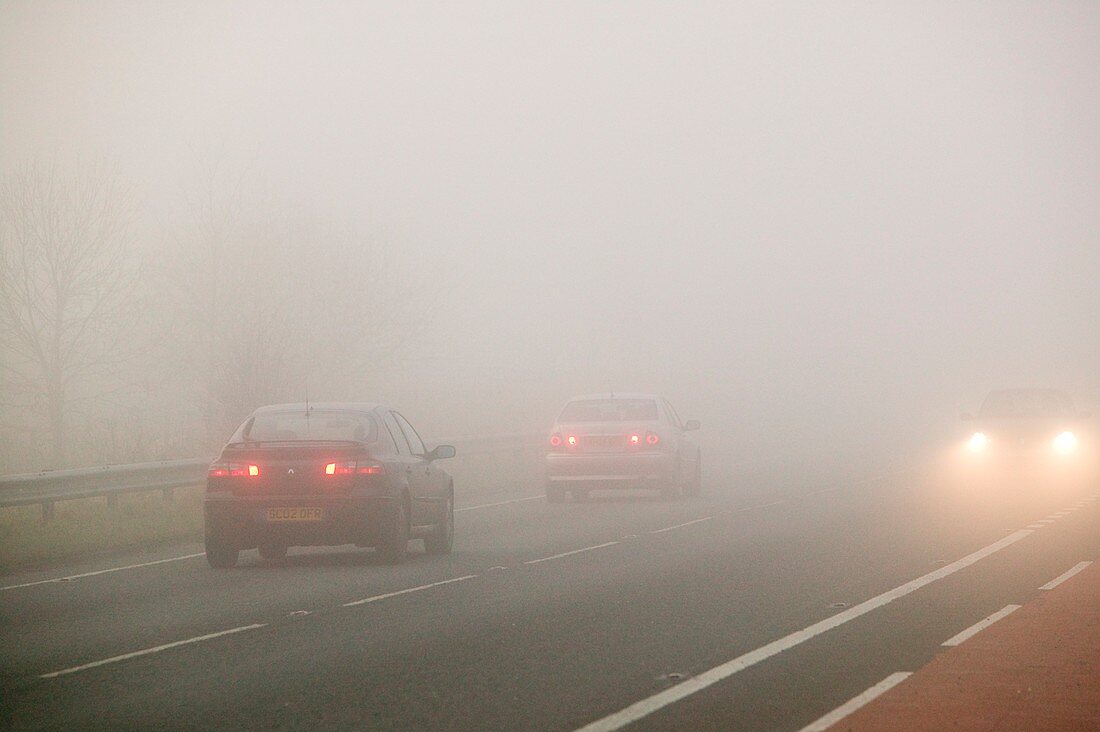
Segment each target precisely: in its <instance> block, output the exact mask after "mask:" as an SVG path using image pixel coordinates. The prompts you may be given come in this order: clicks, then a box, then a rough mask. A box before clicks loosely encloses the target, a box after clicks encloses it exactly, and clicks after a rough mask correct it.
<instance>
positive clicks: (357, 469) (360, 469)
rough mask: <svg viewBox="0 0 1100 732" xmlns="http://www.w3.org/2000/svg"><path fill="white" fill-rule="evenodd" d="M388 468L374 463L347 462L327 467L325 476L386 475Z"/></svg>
mask: <svg viewBox="0 0 1100 732" xmlns="http://www.w3.org/2000/svg"><path fill="white" fill-rule="evenodd" d="M385 473H386V466H385V465H383V464H382V463H376V462H374V461H368V462H362V463H360V462H357V461H355V460H345V461H343V462H339V463H328V464H327V465H325V475H385Z"/></svg>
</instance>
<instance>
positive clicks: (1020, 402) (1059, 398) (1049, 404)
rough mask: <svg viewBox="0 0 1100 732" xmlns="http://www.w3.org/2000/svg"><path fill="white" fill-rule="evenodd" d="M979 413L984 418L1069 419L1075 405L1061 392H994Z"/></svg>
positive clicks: (983, 403)
mask: <svg viewBox="0 0 1100 732" xmlns="http://www.w3.org/2000/svg"><path fill="white" fill-rule="evenodd" d="M979 413H980V414H981V416H983V417H1068V416H1071V415H1072V414H1073V405H1072V403H1071V402H1070V399H1069V397H1068V396H1066V395H1065V394H1063V393H1062V392H1059V391H1039V390H1036V391H994V392H990V393H989V396H987V397H986V398H985V401H984V402H982V408H981V410H980V412H979Z"/></svg>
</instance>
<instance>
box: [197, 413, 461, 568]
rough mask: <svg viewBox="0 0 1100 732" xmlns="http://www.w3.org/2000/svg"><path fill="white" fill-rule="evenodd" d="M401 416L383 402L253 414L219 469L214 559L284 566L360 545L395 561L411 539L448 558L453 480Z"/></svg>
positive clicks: (211, 539)
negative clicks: (251, 554)
mask: <svg viewBox="0 0 1100 732" xmlns="http://www.w3.org/2000/svg"><path fill="white" fill-rule="evenodd" d="M454 454H455V449H454V448H453V447H451V446H450V445H440V446H438V447H436V448H435V449H433V450H428V449H427V448H426V447H425V446H424V443H423V441H422V440H421V439H420V436H419V435H418V434H417V432H416V430H415V429H413V426H412V425H411V424H409V422H408V420H406V419H405V418H404V417H403V416H401V414H400V413H398V412H397V411H395V410H393V409H390V408H389V407H385V406H380V405H375V404H356V403H327V404H311V405H306V404H280V405H274V406H268V407H261V408H260V409H257V410H256V411H255V412H253V413H252V414H251V415H249V417H248V418H247V419H246V420H245V421H244V423H243V424H241V426H240V427H239V428H237V431H236V432H235V433H234V434H233V436H232V437H231V438H230V439H229V443H228V444H227V445H226V446H225V448H224V449H223V450H222V452H221V454H220V455H219V456H218V458H217V460H215V461H214V462H213V464H211V465H210V469H209V472H208V477H207V481H206V496H205V500H204V502H203V509H204V516H205V524H206V527H205V528H206V558H207V560H208V561H209V563H210V565H211V566H212V567H219V568H227V567H232V566H233V565H235V564H236V563H237V559H238V556H239V553H240V551H241V550H242V549H251V548H259V550H260V556H261V557H263V558H264V559H267V560H281V559H283V558H284V557H285V556H286V551H287V547H290V546H318V545H321V546H328V545H337V544H356V545H359V546H371V547H374V548H375V549H376V550H377V551H378V552H379V553H380V554H381V555H382V557H383V558H384V559H385V560H386V561H387V562H399V561H401V560H402V558H404V555H405V551H406V547H407V545H408V542H409V540H410V539H415V538H419V539H423V540H424V547H425V549H426V550H427V552H428V553H429V554H448V553H450V551H451V544H452V542H453V539H454V482H453V481H452V480H451V476H450V475H449V474H448V473H447V472H446V471H445V470H443V469H442V468H440V467H439V466H438V465H437V464H436V462H435V461H436V460H439V459H441V458H449V457H453V456H454Z"/></svg>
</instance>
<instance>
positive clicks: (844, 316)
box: [0, 2, 1100, 472]
mask: <svg viewBox="0 0 1100 732" xmlns="http://www.w3.org/2000/svg"><path fill="white" fill-rule="evenodd" d="M1098 130H1100V5H1097V4H1096V3H1091V2H1079V3H1072V2H1063V3H977V2H971V3H957V2H943V3H917V4H913V3H896V4H894V3H848V2H834V3H813V4H811V3H786V4H780V3H772V2H759V3H692V4H685V3H638V2H622V3H538V4H535V3H511V2H501V3H472V2H465V3H455V4H447V3H438V4H437V3H405V2H394V3H362V4H361V3H268V2H250V3H228V4H224V3H190V2H158V3H130V2H127V3H108V2H94V3H61V2H6V3H4V4H3V5H0V174H2V178H3V181H2V185H3V187H4V188H3V196H4V199H3V200H4V208H3V209H2V210H3V211H4V212H5V213H4V215H5V219H4V223H3V232H4V233H3V237H4V238H3V240H2V244H3V247H4V252H5V260H4V262H5V268H6V269H7V274H8V275H11V274H12V273H13V272H15V271H16V267H15V264H14V262H15V261H16V260H15V257H16V254H17V250H18V249H19V246H20V245H19V242H21V241H22V242H24V243H25V241H26V237H23V238H20V236H19V235H18V230H19V226H21V225H24V224H26V222H22V223H20V220H19V217H18V216H17V215H16V214H14V213H13V211H15V212H17V211H25V210H26V207H27V206H34V205H42V206H46V207H47V208H48V207H49V206H57V207H58V208H57V210H58V211H60V212H61V213H60V214H59V216H60V217H61V219H65V217H66V216H69V217H70V218H72V217H73V216H74V215H73V214H71V211H72V209H73V207H74V206H75V205H76V203H79V202H80V201H82V200H83V201H85V202H86V201H87V200H89V199H88V195H89V193H88V192H89V191H90V190H95V191H98V193H97V194H96V196H93V198H94V200H95V201H98V202H99V203H97V204H96V210H97V211H99V212H100V213H101V214H102V216H101V219H102V220H108V221H111V222H112V225H111V226H110V227H108V228H109V231H108V233H107V234H105V235H103V237H102V241H100V242H99V243H98V244H97V245H96V246H97V247H100V248H101V249H102V250H104V251H107V252H108V254H109V256H108V257H106V258H104V257H102V256H100V257H99V258H98V259H97V258H96V256H98V255H90V260H89V261H93V262H95V264H94V266H93V265H89V267H88V268H87V269H86V270H82V271H87V272H93V273H96V276H97V277H103V278H108V279H109V280H110V281H111V282H116V281H117V282H118V283H119V284H118V287H117V292H116V290H115V289H112V291H111V298H112V299H111V300H110V305H111V307H110V308H106V307H105V308H104V311H103V312H99V311H95V310H94V308H93V309H92V310H89V311H88V312H86V313H85V314H84V315H81V316H80V317H81V318H84V319H83V320H81V321H80V322H88V323H90V325H89V326H88V328H86V329H83V330H75V331H72V332H70V333H69V335H66V336H65V337H66V338H70V339H71V344H70V345H71V348H70V354H69V356H68V359H69V360H68V361H66V362H65V364H66V368H69V372H66V373H68V374H70V375H71V378H68V377H66V378H68V380H67V381H66V384H67V387H66V390H65V392H64V395H63V399H62V400H61V403H60V407H61V408H62V409H63V412H64V414H63V423H62V424H63V429H64V430H65V434H66V437H65V440H66V444H65V449H64V450H63V451H62V452H58V451H56V450H55V449H54V447H53V442H54V441H55V438H56V435H55V434H54V433H55V432H56V429H55V428H52V427H51V419H50V409H51V407H50V397H49V394H48V392H49V389H48V388H47V387H48V385H49V383H50V377H49V374H46V373H44V372H43V367H42V364H43V363H47V362H48V359H46V360H42V358H40V357H39V355H36V353H35V351H34V349H33V348H30V347H28V346H27V343H26V337H25V336H26V334H25V333H23V334H22V335H20V333H19V332H18V328H16V327H15V325H13V324H18V322H23V321H19V320H18V318H14V316H10V313H9V317H7V319H6V320H5V323H7V326H6V330H4V331H3V332H2V333H0V356H2V358H3V366H4V369H3V370H2V371H0V376H2V378H3V381H2V382H0V387H2V392H3V393H2V395H0V396H2V398H0V438H2V441H3V443H4V448H3V450H2V452H0V468H2V469H0V472H15V471H17V470H30V469H38V468H43V467H57V466H58V465H59V464H65V465H80V464H92V463H100V462H105V461H113V462H128V461H136V460H143V459H153V458H172V457H193V456H201V455H207V454H210V453H211V452H212V450H213V449H214V448H215V447H216V446H217V444H218V443H219V442H220V441H222V440H224V439H225V438H227V437H228V436H229V434H230V432H231V431H232V428H233V426H235V424H236V422H237V421H238V420H239V419H240V418H241V417H243V416H244V415H245V414H247V412H248V411H249V410H250V409H252V408H254V407H256V406H260V405H261V404H264V403H269V402H272V401H301V400H303V399H305V398H306V397H307V396H308V398H310V399H312V400H317V399H340V400H343V399H348V400H366V401H384V402H387V403H392V404H394V405H395V406H397V407H399V408H401V409H402V411H404V412H405V413H406V414H407V415H408V416H409V418H410V419H411V420H412V421H413V423H414V424H416V425H417V426H418V427H420V429H421V431H422V432H424V433H426V434H428V435H431V436H452V435H468V434H488V433H500V432H522V431H532V430H536V431H537V430H541V429H544V428H546V427H547V426H548V425H549V424H550V422H551V421H552V420H553V418H554V415H555V413H556V411H557V410H558V409H559V408H560V406H561V404H562V403H563V402H564V401H565V400H566V399H568V398H569V397H570V396H573V395H575V394H584V393H591V392H605V391H609V390H615V391H647V392H648V391H652V392H658V393H661V394H664V395H665V396H667V397H668V398H669V400H670V401H672V403H673V404H675V405H676V406H677V408H678V410H679V412H680V413H681V415H682V416H684V417H685V418H698V419H700V420H701V421H702V423H703V428H704V429H703V432H702V433H700V434H701V437H700V439H701V441H702V442H703V443H704V445H705V447H706V449H709V450H711V455H718V454H723V455H726V456H729V457H731V459H737V458H738V457H739V456H744V455H750V454H760V453H777V452H780V451H783V450H798V451H803V452H807V453H808V452H813V451H814V450H821V449H831V448H838V449H842V450H847V451H853V452H855V451H859V450H863V449H867V450H879V449H889V448H890V446H891V445H904V446H906V448H907V449H908V448H911V447H914V446H920V445H922V444H925V445H931V444H932V443H934V442H935V441H936V440H938V439H945V438H946V437H947V436H948V435H950V431H951V429H952V428H953V427H954V426H955V421H956V420H957V417H958V414H959V412H960V411H964V410H969V409H972V408H973V407H975V406H976V403H977V402H978V401H979V400H980V398H981V397H982V395H983V394H984V393H985V392H986V391H987V390H989V389H991V388H997V387H1012V386H1028V385H1035V386H1050V387H1056V388H1064V389H1067V390H1068V391H1070V392H1071V393H1072V394H1073V395H1074V396H1075V398H1076V399H1077V401H1078V402H1079V403H1080V404H1081V405H1082V407H1084V408H1089V409H1094V410H1095V409H1096V408H1097V407H1098V406H1100V402H1098V400H1097V396H1098V395H1100V368H1098V364H1100V335H1098V330H1097V326H1096V318H1097V316H1098V315H1100V287H1098V285H1097V282H1098V281H1100V206H1098V205H1097V203H1098V201H1100V136H1098V134H1097V131H1098ZM43 180H45V181H50V182H52V187H50V186H46V189H48V190H49V191H52V192H53V193H52V194H50V195H45V194H42V195H37V197H35V196H33V195H32V196H30V197H29V198H28V197H26V194H27V191H28V190H30V191H32V192H34V191H38V193H39V194H41V193H42V190H43V188H42V186H41V185H38V187H36V186H35V181H38V182H39V183H41V181H43ZM66 192H68V193H71V194H72V195H70V196H68V197H66V196H65V195H63V194H65V193H66ZM82 196H83V198H82ZM28 201H30V203H28ZM34 201H37V202H38V203H37V204H36V203H34ZM43 201H46V203H43ZM59 201H60V203H59ZM66 201H68V202H69V203H65V202H66ZM13 202H14V203H13ZM47 204H48V205H47ZM50 210H53V209H50ZM66 211H68V212H70V213H68V214H66V213H65V212H66ZM99 220H100V219H97V221H99ZM32 228H33V227H32ZM39 228H40V227H39ZM35 230H39V229H35ZM97 231H99V229H97ZM13 232H14V233H13ZM24 233H25V231H24ZM97 241H98V240H97ZM97 251H98V250H97ZM13 279H15V278H14V277H12V276H9V277H8V282H9V290H10V288H11V287H14V286H13V285H11V281H12V280H13ZM82 287H85V288H88V287H91V291H93V292H99V291H101V290H102V289H103V288H96V287H94V286H90V285H89V284H88V283H87V282H85V283H83V285H82ZM112 287H114V285H112ZM16 289H18V288H16ZM82 297H83V298H84V299H83V300H82V299H81V298H82ZM17 299H18V298H17ZM94 299H95V298H94V297H91V298H90V299H89V296H86V295H82V296H78V297H77V298H76V303H77V304H76V305H75V306H74V305H73V301H70V302H69V306H70V307H75V308H77V310H79V309H80V308H81V307H85V305H87V303H88V302H91V301H92V300H94ZM81 303H84V305H82V304H81ZM43 307H45V306H43ZM104 313H109V317H107V315H104ZM47 320H48V319H47ZM91 335H94V336H95V337H94V338H92V337H91ZM43 337H44V336H43ZM21 338H22V340H20V339H21ZM85 367H87V368H85ZM53 399H54V402H57V398H56V396H55V397H54V398H53ZM56 408H57V404H55V405H54V409H55V411H56ZM55 427H56V425H55Z"/></svg>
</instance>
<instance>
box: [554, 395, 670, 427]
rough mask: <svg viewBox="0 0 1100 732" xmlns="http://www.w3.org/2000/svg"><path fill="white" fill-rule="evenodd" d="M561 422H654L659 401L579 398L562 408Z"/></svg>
mask: <svg viewBox="0 0 1100 732" xmlns="http://www.w3.org/2000/svg"><path fill="white" fill-rule="evenodd" d="M558 420H559V421H561V422H653V421H656V420H657V402H655V401H653V400H652V399H579V400H577V401H575V402H569V403H568V404H566V405H565V409H563V410H561V416H560V417H559V418H558Z"/></svg>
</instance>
